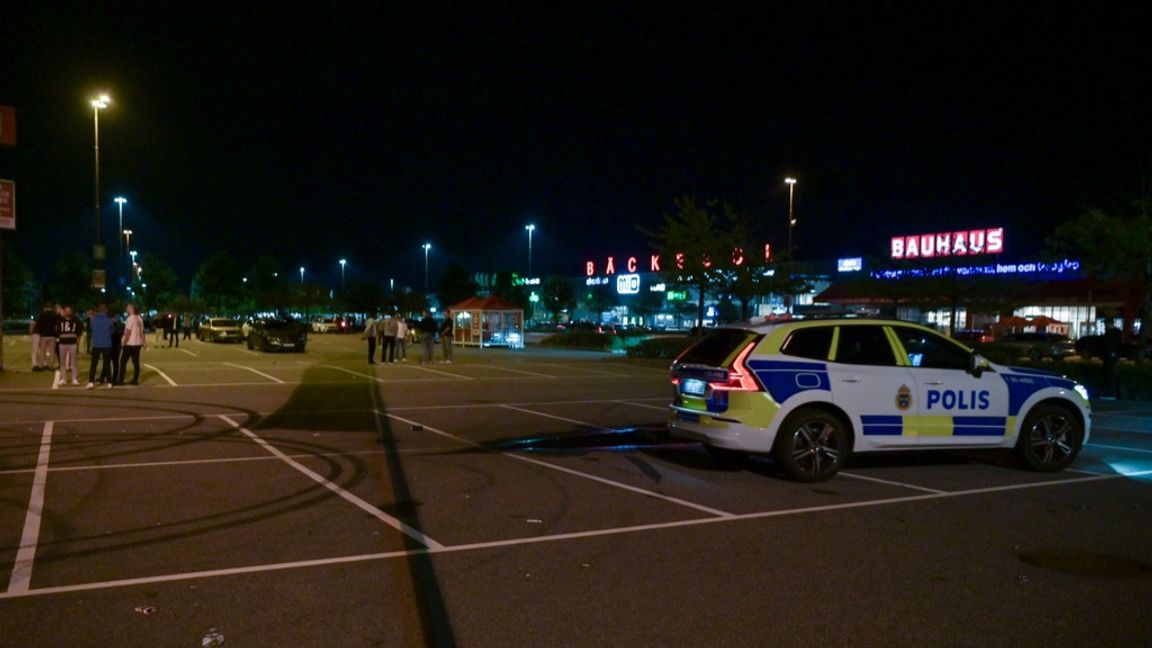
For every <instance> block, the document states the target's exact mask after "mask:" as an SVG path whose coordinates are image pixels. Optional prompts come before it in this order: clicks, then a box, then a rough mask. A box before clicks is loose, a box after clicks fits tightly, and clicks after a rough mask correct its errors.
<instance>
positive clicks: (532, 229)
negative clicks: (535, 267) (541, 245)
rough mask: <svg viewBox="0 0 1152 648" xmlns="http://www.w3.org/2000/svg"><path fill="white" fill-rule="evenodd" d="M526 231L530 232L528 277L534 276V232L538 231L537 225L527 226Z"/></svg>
mask: <svg viewBox="0 0 1152 648" xmlns="http://www.w3.org/2000/svg"><path fill="white" fill-rule="evenodd" d="M524 229H526V230H528V276H529V277H531V276H532V232H535V231H536V226H535V225H531V224H529V225H525V226H524Z"/></svg>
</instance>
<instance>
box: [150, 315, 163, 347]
mask: <svg viewBox="0 0 1152 648" xmlns="http://www.w3.org/2000/svg"><path fill="white" fill-rule="evenodd" d="M163 335H164V315H162V314H161V313H156V317H153V318H152V337H153V338H154V339H153V340H152V345H153V346H155V347H156V348H160V342H161V340H162V339H163V338H162V336H163Z"/></svg>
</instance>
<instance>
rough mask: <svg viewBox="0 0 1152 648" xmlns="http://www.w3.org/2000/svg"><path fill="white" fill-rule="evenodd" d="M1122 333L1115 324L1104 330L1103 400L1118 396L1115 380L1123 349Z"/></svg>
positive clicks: (1117, 385) (1118, 390) (1117, 386)
mask: <svg viewBox="0 0 1152 648" xmlns="http://www.w3.org/2000/svg"><path fill="white" fill-rule="evenodd" d="M1123 346H1124V341H1123V334H1122V333H1121V332H1120V329H1118V328H1116V327H1115V326H1109V327H1108V328H1107V329H1105V330H1104V358H1103V359H1104V393H1103V394H1101V398H1103V399H1104V400H1115V399H1116V397H1117V396H1119V395H1120V394H1119V392H1120V389H1119V384H1118V382H1117V380H1116V365H1117V364H1119V362H1120V351H1121V350H1122V349H1123Z"/></svg>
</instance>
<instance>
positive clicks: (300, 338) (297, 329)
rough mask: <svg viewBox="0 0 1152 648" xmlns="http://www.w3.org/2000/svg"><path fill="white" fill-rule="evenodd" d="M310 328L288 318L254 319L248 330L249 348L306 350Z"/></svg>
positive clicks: (261, 349)
mask: <svg viewBox="0 0 1152 648" xmlns="http://www.w3.org/2000/svg"><path fill="white" fill-rule="evenodd" d="M307 345H308V328H307V327H306V326H304V325H303V324H301V323H299V322H296V321H294V320H288V319H275V318H269V319H257V320H253V321H252V324H251V326H250V327H249V330H248V348H249V349H259V350H260V351H304V348H305V347H306V346H307Z"/></svg>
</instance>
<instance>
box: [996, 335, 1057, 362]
mask: <svg viewBox="0 0 1152 648" xmlns="http://www.w3.org/2000/svg"><path fill="white" fill-rule="evenodd" d="M996 342H997V343H998V344H999V345H1000V346H1002V347H1007V348H1008V349H1010V350H1012V351H1014V352H1016V353H1018V354H1019V355H1020V356H1027V357H1028V358H1030V359H1032V360H1040V359H1042V358H1066V357H1068V356H1071V355H1076V343H1074V342H1073V341H1072V340H1069V339H1068V336H1067V335H1059V334H1057V333H1009V334H1008V335H1005V336H1004V337H1002V338H1000V339H998V340H996Z"/></svg>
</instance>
